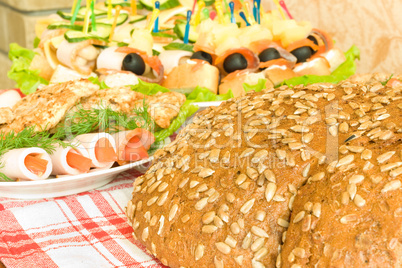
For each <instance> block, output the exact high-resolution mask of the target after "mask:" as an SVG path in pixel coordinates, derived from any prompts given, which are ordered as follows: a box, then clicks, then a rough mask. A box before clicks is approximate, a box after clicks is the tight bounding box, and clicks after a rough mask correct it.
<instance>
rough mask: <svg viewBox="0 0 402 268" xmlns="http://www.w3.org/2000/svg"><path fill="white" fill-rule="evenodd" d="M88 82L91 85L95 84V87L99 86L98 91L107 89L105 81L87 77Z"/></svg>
mask: <svg viewBox="0 0 402 268" xmlns="http://www.w3.org/2000/svg"><path fill="white" fill-rule="evenodd" d="M88 80H89V81H90V82H91V83H92V84H95V85H98V86H99V89H107V88H109V87H108V86H107V85H106V83H105V81H102V82H101V81H99V77H97V76H96V77H94V76H90V77H88Z"/></svg>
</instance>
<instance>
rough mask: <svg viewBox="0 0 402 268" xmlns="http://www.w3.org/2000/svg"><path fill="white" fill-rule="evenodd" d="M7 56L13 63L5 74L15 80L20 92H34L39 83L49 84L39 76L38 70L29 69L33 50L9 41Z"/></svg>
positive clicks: (33, 53)
mask: <svg viewBox="0 0 402 268" xmlns="http://www.w3.org/2000/svg"><path fill="white" fill-rule="evenodd" d="M8 57H9V58H10V60H11V61H12V62H13V64H12V65H11V69H10V71H8V73H7V76H8V77H9V78H10V79H12V80H14V81H15V82H17V85H16V87H18V88H19V89H21V91H22V93H24V94H30V93H33V92H35V91H36V89H37V88H38V86H39V85H40V84H45V85H47V84H49V82H48V81H46V80H45V79H43V78H42V77H40V76H39V73H40V71H39V70H30V69H29V67H30V65H31V62H32V59H33V58H34V57H35V52H34V51H32V50H30V49H26V48H23V47H21V46H19V45H18V44H16V43H11V44H10V51H9V53H8Z"/></svg>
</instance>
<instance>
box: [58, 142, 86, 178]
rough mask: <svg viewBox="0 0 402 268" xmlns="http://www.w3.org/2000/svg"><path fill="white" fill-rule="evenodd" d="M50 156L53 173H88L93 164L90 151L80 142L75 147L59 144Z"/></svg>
mask: <svg viewBox="0 0 402 268" xmlns="http://www.w3.org/2000/svg"><path fill="white" fill-rule="evenodd" d="M50 158H51V159H52V163H53V170H52V175H78V174H82V173H87V172H88V171H89V170H90V168H91V166H92V160H91V159H90V158H89V153H88V151H87V150H86V149H85V148H83V147H82V146H79V145H78V144H77V146H74V148H72V147H67V148H63V147H62V146H58V147H57V148H56V150H55V151H54V152H53V153H52V154H51V155H50Z"/></svg>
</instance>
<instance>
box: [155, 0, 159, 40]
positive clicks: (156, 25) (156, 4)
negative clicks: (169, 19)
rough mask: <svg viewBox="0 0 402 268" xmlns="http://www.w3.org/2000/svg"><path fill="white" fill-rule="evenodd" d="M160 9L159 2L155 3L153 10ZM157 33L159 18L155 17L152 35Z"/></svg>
mask: <svg viewBox="0 0 402 268" xmlns="http://www.w3.org/2000/svg"><path fill="white" fill-rule="evenodd" d="M159 7H160V2H159V1H155V8H156V9H159ZM158 32H159V16H158V17H156V20H155V23H154V33H158Z"/></svg>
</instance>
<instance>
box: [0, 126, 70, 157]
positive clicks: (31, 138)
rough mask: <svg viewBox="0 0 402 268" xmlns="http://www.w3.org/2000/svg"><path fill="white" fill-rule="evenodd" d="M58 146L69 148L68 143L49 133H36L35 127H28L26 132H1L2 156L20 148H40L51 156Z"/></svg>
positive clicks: (0, 152)
mask: <svg viewBox="0 0 402 268" xmlns="http://www.w3.org/2000/svg"><path fill="white" fill-rule="evenodd" d="M57 145H61V146H63V147H67V146H69V144H68V143H67V142H64V141H62V140H60V139H59V137H58V136H57V135H53V134H51V133H49V132H47V131H39V132H36V131H35V126H30V127H26V128H25V129H24V130H22V131H20V132H18V133H15V132H14V131H10V132H8V133H5V132H0V156H1V155H3V154H5V153H6V152H8V151H9V150H13V149H19V148H31V147H39V148H42V149H44V150H45V151H46V152H47V153H49V154H51V153H52V152H54V150H55V149H56V146H57Z"/></svg>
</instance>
